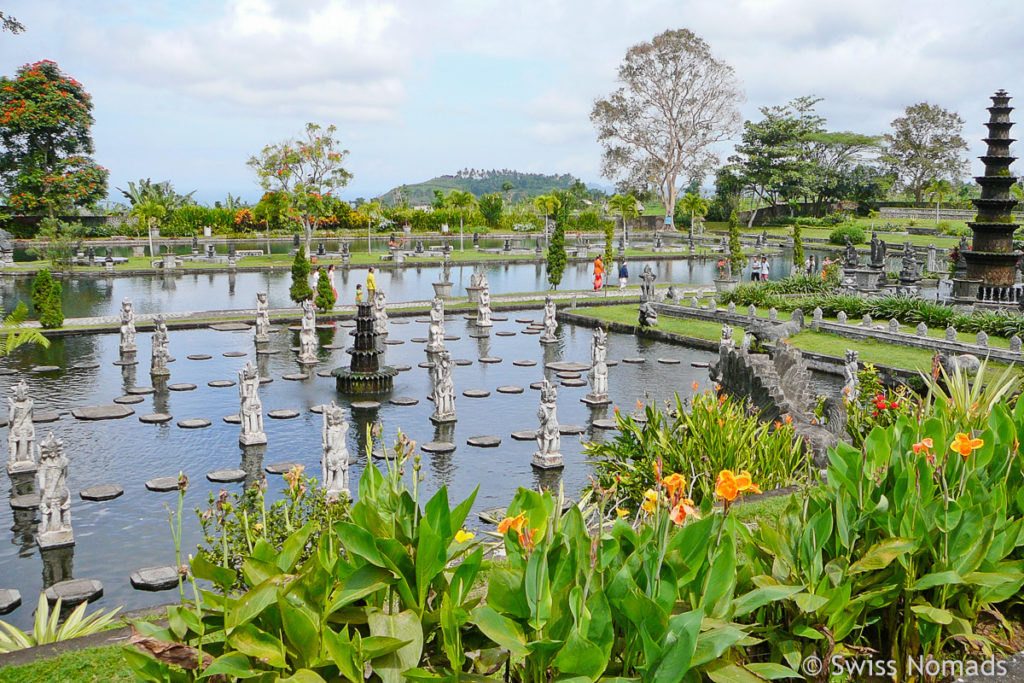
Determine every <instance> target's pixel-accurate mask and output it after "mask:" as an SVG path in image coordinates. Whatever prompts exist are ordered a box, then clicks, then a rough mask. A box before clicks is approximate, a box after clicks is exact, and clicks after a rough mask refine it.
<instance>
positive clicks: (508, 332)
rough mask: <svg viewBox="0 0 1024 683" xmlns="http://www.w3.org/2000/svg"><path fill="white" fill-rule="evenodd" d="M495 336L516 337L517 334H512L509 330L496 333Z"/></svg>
mask: <svg viewBox="0 0 1024 683" xmlns="http://www.w3.org/2000/svg"><path fill="white" fill-rule="evenodd" d="M495 334H496V335H498V336H499V337H514V336H516V333H515V332H511V331H509V330H500V331H498V332H495Z"/></svg>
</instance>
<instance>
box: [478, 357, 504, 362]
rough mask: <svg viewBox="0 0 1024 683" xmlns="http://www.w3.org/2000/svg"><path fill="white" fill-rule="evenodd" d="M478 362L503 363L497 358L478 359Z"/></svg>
mask: <svg viewBox="0 0 1024 683" xmlns="http://www.w3.org/2000/svg"><path fill="white" fill-rule="evenodd" d="M477 360H479V361H480V362H481V363H500V362H501V359H500V358H498V357H497V356H483V357H482V358H478V359H477Z"/></svg>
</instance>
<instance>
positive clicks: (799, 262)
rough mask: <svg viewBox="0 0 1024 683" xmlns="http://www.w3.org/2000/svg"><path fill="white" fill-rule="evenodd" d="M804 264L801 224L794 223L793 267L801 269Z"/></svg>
mask: <svg viewBox="0 0 1024 683" xmlns="http://www.w3.org/2000/svg"><path fill="white" fill-rule="evenodd" d="M803 265H804V240H803V237H801V236H800V224H799V223H794V224H793V267H794V268H796V269H799V268H801V267H803Z"/></svg>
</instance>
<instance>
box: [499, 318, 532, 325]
mask: <svg viewBox="0 0 1024 683" xmlns="http://www.w3.org/2000/svg"><path fill="white" fill-rule="evenodd" d="M491 319H492V320H493V317H492V318H491ZM516 322H517V323H523V324H527V325H529V324H532V323H533V318H516Z"/></svg>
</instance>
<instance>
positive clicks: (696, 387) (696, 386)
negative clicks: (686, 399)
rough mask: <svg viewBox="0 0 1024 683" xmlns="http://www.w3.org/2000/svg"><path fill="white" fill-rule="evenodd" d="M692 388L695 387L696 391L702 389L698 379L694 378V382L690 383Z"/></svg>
mask: <svg viewBox="0 0 1024 683" xmlns="http://www.w3.org/2000/svg"><path fill="white" fill-rule="evenodd" d="M690 388H691V389H693V390H694V391H697V390H698V389H700V384H698V383H697V380H694V381H693V384H691V385H690Z"/></svg>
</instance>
